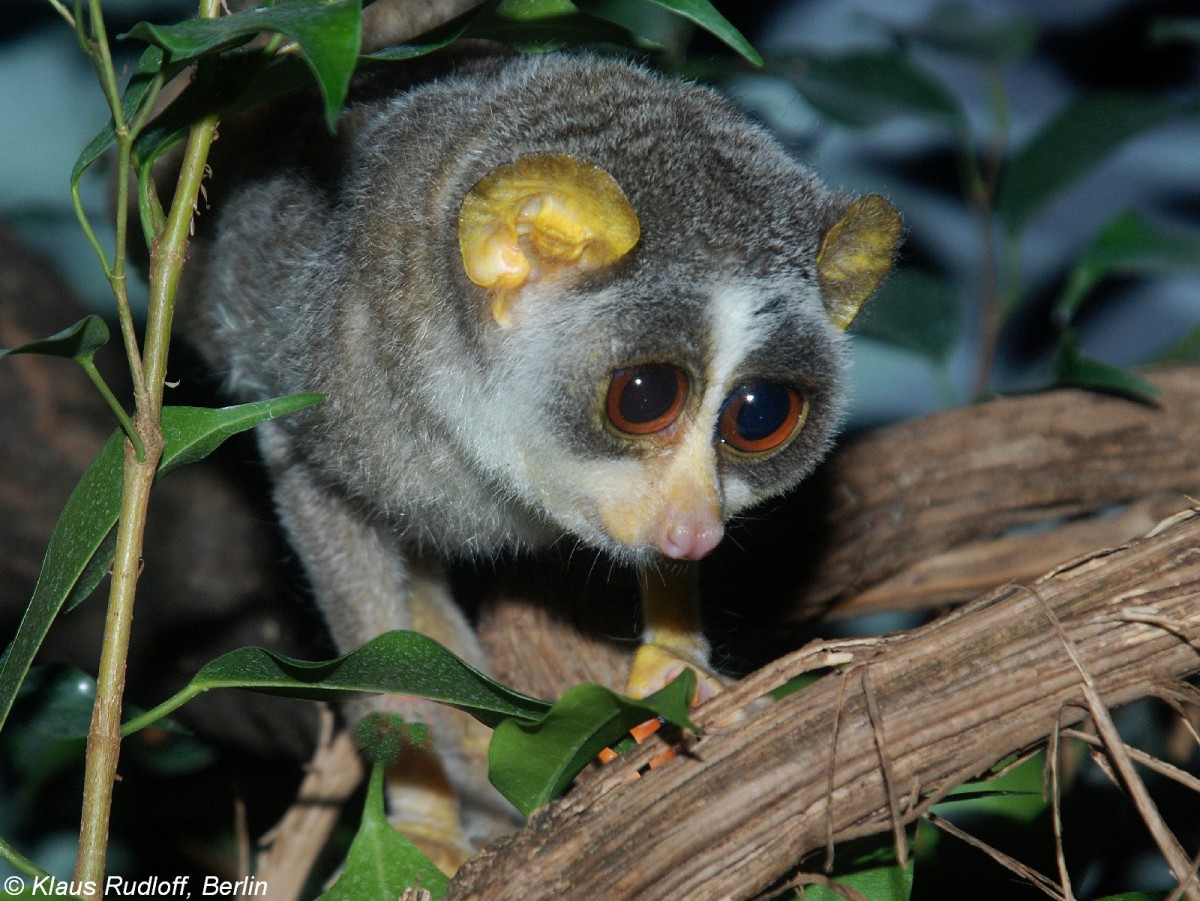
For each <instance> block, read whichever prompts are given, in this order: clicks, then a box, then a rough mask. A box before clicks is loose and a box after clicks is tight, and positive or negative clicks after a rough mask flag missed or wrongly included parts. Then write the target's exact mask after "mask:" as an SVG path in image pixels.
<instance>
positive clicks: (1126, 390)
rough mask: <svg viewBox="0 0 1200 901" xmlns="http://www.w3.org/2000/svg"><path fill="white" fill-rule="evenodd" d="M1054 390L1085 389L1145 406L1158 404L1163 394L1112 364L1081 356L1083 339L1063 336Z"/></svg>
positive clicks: (1072, 332)
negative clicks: (1127, 399) (1134, 401)
mask: <svg viewBox="0 0 1200 901" xmlns="http://www.w3.org/2000/svg"><path fill="white" fill-rule="evenodd" d="M1054 370H1055V377H1054V387H1056V388H1083V389H1086V390H1088V391H1097V392H1100V393H1103V394H1116V395H1119V396H1121V397H1127V398H1129V399H1130V400H1137V401H1141V402H1143V403H1154V402H1155V401H1156V400H1157V399H1158V397H1159V395H1160V394H1162V391H1161V390H1160V389H1159V388H1158V386H1156V385H1153V384H1151V383H1150V382H1147V381H1146V380H1145V379H1141V378H1138V377H1137V376H1136V375H1134V374H1133V373H1131V372H1126V371H1125V370H1124V369H1120V368H1118V367H1116V366H1111V365H1109V364H1108V363H1104V362H1101V361H1100V360H1094V359H1092V358H1090V357H1086V356H1084V355H1083V354H1081V353H1080V352H1079V336H1078V334H1077V333H1076V332H1074V331H1067V332H1065V333H1064V334H1063V337H1062V340H1061V342H1060V343H1059V348H1058V355H1057V357H1056V358H1055V362H1054Z"/></svg>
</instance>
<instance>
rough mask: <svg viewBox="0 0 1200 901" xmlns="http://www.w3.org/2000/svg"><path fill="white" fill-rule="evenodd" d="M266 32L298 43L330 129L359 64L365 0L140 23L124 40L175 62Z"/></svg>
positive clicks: (307, 2)
mask: <svg viewBox="0 0 1200 901" xmlns="http://www.w3.org/2000/svg"><path fill="white" fill-rule="evenodd" d="M262 32H270V33H277V34H282V35H284V36H285V37H287V38H288V39H289V40H292V41H294V42H295V43H296V46H297V48H298V49H299V51H300V55H301V56H302V57H303V58H304V61H305V62H306V63H307V64H308V66H309V68H310V69H311V71H312V74H313V76H314V77H315V78H316V81H317V86H318V88H319V89H320V91H321V98H322V100H323V101H324V106H325V121H326V123H327V124H328V126H329V128H330V130H332V129H333V128H334V126H335V125H336V123H337V117H338V114H339V113H340V112H341V108H342V104H343V103H344V102H345V100H346V92H347V91H348V90H349V87H350V79H351V77H352V76H353V75H354V68H355V65H356V64H357V61H358V48H359V43H360V41H361V37H362V8H361V0H334V2H326V0H291V2H288V3H281V4H279V5H277V6H271V7H265V8H256V9H248V10H244V11H242V12H239V13H235V14H234V15H231V16H222V17H220V18H218V19H189V20H187V21H184V22H180V23H178V24H176V25H153V24H151V23H149V22H139V23H138V24H136V25H134V26H133V28H131V29H130V30H129V32H128V34H127V35H123V37H133V38H138V39H140V40H143V41H146V42H147V43H150V44H154V45H156V46H158V47H161V48H162V49H163V50H164V51H166V53H167V54H168V55H169V56H170V59H171V61H172V62H176V63H177V62H180V61H183V60H189V59H196V58H199V57H203V56H209V55H212V54H215V53H219V52H221V51H223V50H228V49H231V48H233V47H238V46H240V45H242V44H244V43H246V42H248V41H250V40H251V39H253V38H254V37H256V36H257V35H258V34H260V33H262Z"/></svg>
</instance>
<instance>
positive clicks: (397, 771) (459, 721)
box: [261, 423, 520, 872]
mask: <svg viewBox="0 0 1200 901" xmlns="http://www.w3.org/2000/svg"><path fill="white" fill-rule="evenodd" d="M272 425H273V424H271V423H268V424H266V426H264V427H263V431H264V433H263V434H262V435H261V443H262V447H263V451H264V455H265V456H266V458H267V461H268V464H269V465H270V467H271V469H272V471H273V475H274V478H275V491H276V500H277V503H278V505H279V508H280V514H281V517H282V519H283V522H284V526H285V527H286V529H287V532H288V535H289V538H290V539H291V543H292V546H293V547H294V548H295V550H296V551H297V553H298V554H299V555H300V557H301V560H302V562H303V563H304V566H305V568H306V571H307V574H308V577H309V580H310V583H311V585H312V588H313V591H314V593H315V595H316V598H317V601H318V603H319V604H320V606H321V609H322V613H323V614H324V616H325V619H326V622H327V623H328V625H329V628H330V632H331V634H332V636H333V639H334V642H335V644H336V645H337V648H338V650H339V651H341V652H347V651H350V650H353V649H354V648H356V647H358V646H359V645H362V644H363V643H365V642H367V641H369V640H370V639H372V638H375V637H376V636H377V635H381V634H383V633H384V632H388V631H391V630H393V629H412V630H416V631H419V632H422V633H424V634H426V635H428V636H430V637H431V638H433V639H435V640H437V641H439V642H440V643H442V644H443V645H445V646H446V647H448V648H450V650H452V651H454V652H455V653H456V654H458V655H459V656H460V657H462V658H463V659H464V660H466V661H467V662H468V663H470V664H471V665H473V666H476V667H479V668H481V669H484V668H486V667H485V665H484V656H483V652H482V651H481V649H480V647H479V644H478V641H477V640H476V637H475V634H474V631H473V630H472V629H471V627H470V626H469V624H468V623H467V622H466V620H465V619H464V617H463V615H462V613H461V611H460V610H459V608H458V607H457V605H456V604H455V603H454V601H453V599H452V598H451V596H450V592H449V589H448V587H447V584H446V581H445V578H444V576H443V574H442V572H441V570H440V568H439V567H438V566H437V565H436V564H429V563H428V562H424V561H420V560H416V559H413V558H411V557H410V556H407V555H405V554H404V553H402V552H401V550H400V547H399V545H398V543H397V542H396V540H395V537H394V536H393V535H392V534H391V533H390V531H389V529H388V527H387V525H386V523H384V522H382V521H381V520H379V519H376V518H372V517H371V516H370V515H369V514H367V513H365V512H364V511H363V509H362V508H361V505H359V504H356V503H355V501H354V500H353V499H350V498H347V497H346V496H345V495H344V494H342V493H341V492H339V491H338V490H337V489H336V488H333V487H331V486H328V485H326V484H324V483H323V482H322V481H321V480H320V478H319V477H318V476H316V475H315V474H314V473H313V472H311V471H310V470H309V469H308V467H307V466H305V465H304V464H303V463H302V462H301V461H298V460H297V459H295V457H294V456H293V455H292V454H291V452H290V448H289V445H288V443H287V441H286V439H285V437H284V436H283V434H282V433H281V432H279V431H277V430H275V429H273V428H272ZM374 710H382V711H389V712H394V713H399V714H401V715H402V716H403V717H404V718H405V719H406V720H409V721H414V722H420V723H423V724H425V725H426V726H428V728H429V730H430V736H431V743H430V746H429V747H425V748H410V749H408V750H406V751H405V752H404V753H403V754H402V755H401V758H400V759H399V760H398V761H397V762H396V763H395V765H393V766H392V767H391V768H390V769H389V771H388V773H387V800H388V808H389V819H390V820H391V821H392V823H393V825H395V826H396V828H397V829H398V830H399V831H400V832H402V833H404V834H405V835H407V836H408V837H409V838H411V839H412V840H413V841H414V842H416V843H417V844H418V845H419V846H421V847H422V848H423V849H424V850H425V851H426V852H427V853H428V854H429V855H430V857H431V858H432V859H433V861H434V862H435V863H436V864H438V866H439V867H441V868H442V869H443V870H446V871H447V872H453V871H454V870H456V869H457V868H458V867H459V866H460V865H461V864H462V863H463V862H464V861H465V860H466V858H467V857H469V856H470V855H471V854H472V853H473V852H474V851H475V850H476V849H477V848H478V846H479V845H481V844H483V843H485V842H487V841H489V840H491V839H494V838H497V837H499V836H501V835H504V834H507V833H509V832H512V831H513V829H514V828H515V827H516V826H517V825H518V824H519V823H520V818H519V815H518V814H517V813H516V811H515V810H514V809H513V808H512V807H511V806H510V805H509V804H508V803H507V802H506V801H504V799H503V798H501V797H500V795H499V794H498V793H497V792H496V790H495V789H494V788H493V787H492V786H491V785H490V784H489V783H488V781H487V744H488V740H489V738H490V732H489V731H488V730H487V729H486V728H485V727H484V726H483V725H482V724H480V723H479V722H477V721H476V720H475V719H474V718H472V717H471V716H469V715H468V714H466V713H463V712H462V711H459V710H454V709H452V708H449V707H445V706H443V705H439V704H435V703H433V702H430V701H425V700H423V699H420V698H414V697H404V696H398V695H381V696H377V697H373V698H369V699H366V700H364V701H362V702H358V703H356V704H354V705H352V707H351V708H350V709H349V710H348V713H349V714H350V715H351V716H353V717H355V718H358V717H361V716H363V715H365V714H367V713H369V712H371V711H374Z"/></svg>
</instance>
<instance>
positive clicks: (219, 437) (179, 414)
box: [158, 392, 325, 476]
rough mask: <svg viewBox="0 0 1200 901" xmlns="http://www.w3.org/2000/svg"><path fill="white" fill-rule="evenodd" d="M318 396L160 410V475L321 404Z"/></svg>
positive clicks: (293, 395)
mask: <svg viewBox="0 0 1200 901" xmlns="http://www.w3.org/2000/svg"><path fill="white" fill-rule="evenodd" d="M324 400H325V398H324V397H323V396H322V395H320V394H313V393H311V392H309V393H302V394H289V395H287V396H286V397H273V398H270V399H268V400H260V401H255V402H254V403H249V404H238V405H237V406H233V407H220V408H216V409H214V408H210V407H163V411H162V432H163V455H162V462H160V463H159V465H158V474H159V475H160V476H162V475H166V474H167V473H169V472H171V471H173V470H176V469H178V468H179V467H180V466H183V465H185V464H187V463H194V462H196V461H197V460H202V459H204V458H205V457H207V456H208V455H209V454H211V453H212V452H213V451H215V450H216V449H217V448H218V447H220V446H221V444H222V443H223V442H224V441H225V440H226V439H228V438H231V437H232V436H234V435H236V434H238V433H239V432H245V431H248V430H249V429H252V428H254V427H255V426H256V425H261V424H262V423H264V422H268V421H270V420H272V419H278V418H279V417H280V416H286V415H287V414H289V413H295V412H296V411H298V410H303V409H304V408H305V407H311V406H313V405H314V404H319V403H321V402H323V401H324Z"/></svg>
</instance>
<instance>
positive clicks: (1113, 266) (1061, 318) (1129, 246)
mask: <svg viewBox="0 0 1200 901" xmlns="http://www.w3.org/2000/svg"><path fill="white" fill-rule="evenodd" d="M1196 268H1200V231H1182V230H1177V229H1167V228H1163V227H1161V226H1157V225H1154V224H1153V223H1150V222H1147V221H1146V220H1145V219H1144V218H1142V217H1141V216H1140V215H1138V214H1137V213H1135V212H1132V211H1129V212H1124V213H1120V214H1118V215H1117V216H1116V217H1114V218H1113V219H1112V220H1111V221H1109V222H1108V224H1107V225H1105V226H1104V228H1103V229H1102V230H1101V231H1100V233H1099V234H1098V235H1097V236H1096V238H1095V239H1094V240H1093V242H1092V246H1091V247H1090V248H1088V250H1087V252H1086V253H1085V254H1084V255H1083V257H1082V258H1081V259H1080V260H1079V262H1078V263H1077V264H1076V266H1075V269H1074V271H1073V272H1072V273H1071V277H1070V279H1069V280H1068V282H1067V287H1066V289H1065V290H1064V291H1063V296H1062V297H1061V298H1059V301H1058V303H1057V304H1056V305H1055V309H1054V316H1055V318H1056V319H1057V321H1058V322H1059V324H1060V325H1066V323H1068V322H1070V321H1071V319H1072V317H1074V315H1075V314H1076V313H1077V312H1078V311H1079V308H1080V307H1081V306H1082V305H1083V302H1084V301H1085V300H1086V299H1087V297H1088V295H1089V294H1090V293H1091V292H1092V289H1093V288H1095V287H1096V285H1097V284H1099V283H1100V282H1101V281H1102V280H1103V279H1105V278H1107V277H1108V276H1110V275H1146V274H1153V273H1160V272H1170V271H1175V270H1182V269H1196Z"/></svg>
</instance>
